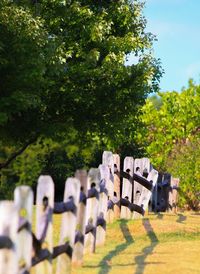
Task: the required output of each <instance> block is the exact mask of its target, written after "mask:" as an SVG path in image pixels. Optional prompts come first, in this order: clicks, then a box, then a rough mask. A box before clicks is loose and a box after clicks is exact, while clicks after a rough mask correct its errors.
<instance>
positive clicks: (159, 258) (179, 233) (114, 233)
mask: <svg viewBox="0 0 200 274" xmlns="http://www.w3.org/2000/svg"><path fill="white" fill-rule="evenodd" d="M199 251H200V216H199V215H194V214H191V213H184V214H178V215H174V214H168V213H166V214H157V215H156V214H149V215H147V216H146V217H145V218H143V219H139V220H130V221H127V220H118V221H116V222H114V223H113V224H110V225H108V227H107V239H106V244H105V246H103V247H98V248H97V249H96V253H95V254H88V255H86V256H85V257H84V263H83V266H82V267H79V268H75V267H74V268H73V269H72V273H73V274H84V273H85V274H86V273H89V274H96V273H98V274H107V273H110V274H111V273H113V274H118V273H119V274H123V272H124V273H126V274H129V273H130V274H133V273H135V274H157V273H158V274H159V273H162V274H168V273H170V274H172V273H181V274H191V273H192V274H193V273H200V261H199Z"/></svg>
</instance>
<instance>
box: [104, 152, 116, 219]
mask: <svg viewBox="0 0 200 274" xmlns="http://www.w3.org/2000/svg"><path fill="white" fill-rule="evenodd" d="M102 164H103V165H106V166H108V168H109V170H110V176H109V177H110V178H109V180H108V181H107V184H106V188H107V190H108V200H110V202H111V203H110V204H113V198H114V158H113V154H112V152H111V151H104V152H103V156H102ZM113 220H114V207H113V206H112V207H108V213H107V223H112V222H113Z"/></svg>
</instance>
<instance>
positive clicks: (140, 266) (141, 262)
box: [135, 219, 162, 274]
mask: <svg viewBox="0 0 200 274" xmlns="http://www.w3.org/2000/svg"><path fill="white" fill-rule="evenodd" d="M142 223H143V226H144V228H145V230H146V232H147V236H148V237H149V239H150V241H151V242H150V245H148V246H146V247H145V248H143V250H142V254H141V255H138V256H137V257H135V262H136V264H137V267H136V271H135V274H143V273H144V269H145V266H146V265H147V264H148V263H145V260H146V258H147V256H148V255H150V254H151V253H152V252H153V250H154V248H155V247H156V246H157V244H158V243H159V240H158V238H157V236H156V234H155V232H154V231H153V228H152V226H151V223H150V221H149V219H143V220H142ZM152 264H162V262H159V263H152Z"/></svg>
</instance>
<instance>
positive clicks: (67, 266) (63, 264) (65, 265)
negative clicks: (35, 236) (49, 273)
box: [56, 178, 80, 274]
mask: <svg viewBox="0 0 200 274" xmlns="http://www.w3.org/2000/svg"><path fill="white" fill-rule="evenodd" d="M79 197H80V181H79V180H78V179H76V178H68V179H67V181H66V183H65V193H64V200H63V201H64V203H69V204H70V205H71V209H70V211H67V212H65V213H63V214H62V223H61V233H60V242H59V244H60V245H62V244H65V243H66V242H68V243H69V245H70V247H71V252H70V254H66V253H65V254H61V255H60V256H59V257H58V259H57V269H56V273H57V274H68V273H71V259H72V254H73V247H74V241H75V231H76V216H77V207H78V202H79Z"/></svg>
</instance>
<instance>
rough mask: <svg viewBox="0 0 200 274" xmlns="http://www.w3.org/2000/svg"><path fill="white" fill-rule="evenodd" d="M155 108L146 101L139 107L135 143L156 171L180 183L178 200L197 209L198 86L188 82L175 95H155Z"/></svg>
mask: <svg viewBox="0 0 200 274" xmlns="http://www.w3.org/2000/svg"><path fill="white" fill-rule="evenodd" d="M159 95H160V99H161V101H162V104H161V106H160V107H159V108H158V107H157V104H156V105H154V101H152V100H151V98H149V99H148V100H147V102H146V105H145V106H144V107H143V114H142V115H141V121H142V122H143V123H144V124H143V125H144V127H142V130H141V131H140V132H138V140H140V142H141V144H142V145H143V147H146V152H147V153H148V155H149V156H150V158H151V162H152V163H153V164H154V166H155V167H156V168H157V169H158V170H159V171H164V172H166V171H168V172H171V173H172V174H173V176H177V177H179V178H180V179H181V188H182V192H181V199H180V203H181V205H183V204H184V203H187V204H188V205H189V206H190V207H191V208H193V209H197V208H198V204H199V199H198V195H197V193H199V189H200V180H199V179H200V177H199V152H200V151H199V137H200V135H199V131H200V128H199V122H200V114H199V106H200V86H199V85H195V84H194V82H193V81H192V80H190V81H189V83H188V87H187V88H184V89H182V91H181V92H180V93H178V92H166V93H159Z"/></svg>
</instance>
